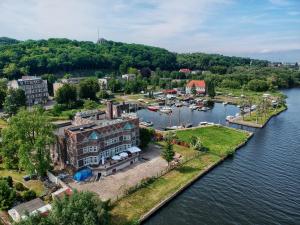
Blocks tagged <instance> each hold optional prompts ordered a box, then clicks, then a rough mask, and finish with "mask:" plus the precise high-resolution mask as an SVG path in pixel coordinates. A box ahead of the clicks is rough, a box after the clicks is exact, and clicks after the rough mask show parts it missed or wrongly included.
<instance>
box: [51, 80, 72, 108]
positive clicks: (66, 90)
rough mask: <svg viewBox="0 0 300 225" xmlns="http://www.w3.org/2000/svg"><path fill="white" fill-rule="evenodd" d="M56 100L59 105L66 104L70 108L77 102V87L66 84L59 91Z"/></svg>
mask: <svg viewBox="0 0 300 225" xmlns="http://www.w3.org/2000/svg"><path fill="white" fill-rule="evenodd" d="M55 100H56V101H57V103H58V104H66V105H68V106H70V104H71V103H73V102H75V101H76V100H77V90H76V87H75V86H74V85H71V84H64V85H63V86H62V87H61V88H59V89H58V90H57V92H56V95H55Z"/></svg>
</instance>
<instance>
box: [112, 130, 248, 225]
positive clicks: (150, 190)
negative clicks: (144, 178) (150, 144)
mask: <svg viewBox="0 0 300 225" xmlns="http://www.w3.org/2000/svg"><path fill="white" fill-rule="evenodd" d="M177 135H178V137H179V138H180V139H182V140H185V141H187V142H188V141H189V139H190V137H191V136H192V135H196V136H200V137H201V138H202V140H203V143H204V145H205V146H206V147H208V148H209V149H210V152H207V153H202V154H200V155H199V156H198V157H196V158H193V159H192V160H190V161H187V162H186V163H184V164H183V165H181V166H180V167H178V168H176V169H174V170H171V171H170V172H168V173H167V174H165V175H163V176H162V177H160V178H157V179H155V180H154V182H152V183H150V184H148V185H146V186H145V187H143V188H140V189H138V190H136V191H135V192H133V193H131V194H129V195H127V196H125V197H124V198H122V199H120V200H118V201H117V202H116V203H115V204H114V206H113V210H112V218H113V224H118V225H121V224H133V222H135V221H138V219H139V218H140V217H141V216H142V215H144V214H145V213H147V212H148V211H149V210H151V209H152V208H153V207H154V206H156V205H157V204H158V203H159V202H161V201H162V200H164V199H166V198H167V197H168V196H170V195H172V194H173V193H174V192H176V191H177V190H179V189H180V188H181V187H183V186H184V185H186V184H187V183H188V182H189V181H191V180H192V179H193V178H195V177H197V176H198V175H199V174H200V173H201V172H203V171H204V169H205V168H206V167H207V166H210V165H212V164H214V163H216V162H218V161H219V160H220V159H221V157H222V156H224V155H226V153H228V152H229V151H230V150H232V149H235V148H236V147H237V146H238V145H239V144H241V143H243V142H244V141H245V140H246V139H247V137H248V134H247V133H244V132H241V131H237V130H233V129H229V128H225V127H217V126H213V127H203V128H196V129H189V130H184V131H178V132H177ZM157 144H158V145H161V146H162V145H163V144H164V143H163V142H159V143H157ZM174 150H175V151H176V152H178V153H180V154H182V155H183V156H184V157H189V156H193V155H194V153H195V152H196V151H195V150H192V149H189V148H186V147H182V146H178V145H174Z"/></svg>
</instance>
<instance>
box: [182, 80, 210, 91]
mask: <svg viewBox="0 0 300 225" xmlns="http://www.w3.org/2000/svg"><path fill="white" fill-rule="evenodd" d="M193 87H195V89H196V94H205V93H206V85H205V81H204V80H191V81H190V82H188V83H187V85H186V88H185V90H186V91H185V92H186V93H187V94H192V88H193Z"/></svg>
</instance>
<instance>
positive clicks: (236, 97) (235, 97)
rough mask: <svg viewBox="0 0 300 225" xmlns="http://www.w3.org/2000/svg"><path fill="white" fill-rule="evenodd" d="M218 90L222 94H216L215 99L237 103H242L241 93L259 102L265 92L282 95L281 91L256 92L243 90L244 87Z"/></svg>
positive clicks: (275, 95)
mask: <svg viewBox="0 0 300 225" xmlns="http://www.w3.org/2000/svg"><path fill="white" fill-rule="evenodd" d="M216 91H217V92H222V94H221V95H217V96H215V99H218V100H221V101H224V102H232V103H235V104H237V105H238V104H240V102H241V99H242V98H241V95H244V96H245V97H246V98H250V99H251V100H252V101H253V103H255V102H258V100H259V99H261V97H262V96H263V94H264V93H268V94H270V95H271V96H274V97H279V96H281V95H282V93H281V92H279V91H272V92H270V91H266V92H255V91H249V90H242V89H230V88H217V89H216Z"/></svg>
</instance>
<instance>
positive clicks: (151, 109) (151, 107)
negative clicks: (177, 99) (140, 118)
mask: <svg viewBox="0 0 300 225" xmlns="http://www.w3.org/2000/svg"><path fill="white" fill-rule="evenodd" d="M147 109H148V110H150V111H153V112H157V111H158V110H159V106H148V107H147Z"/></svg>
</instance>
